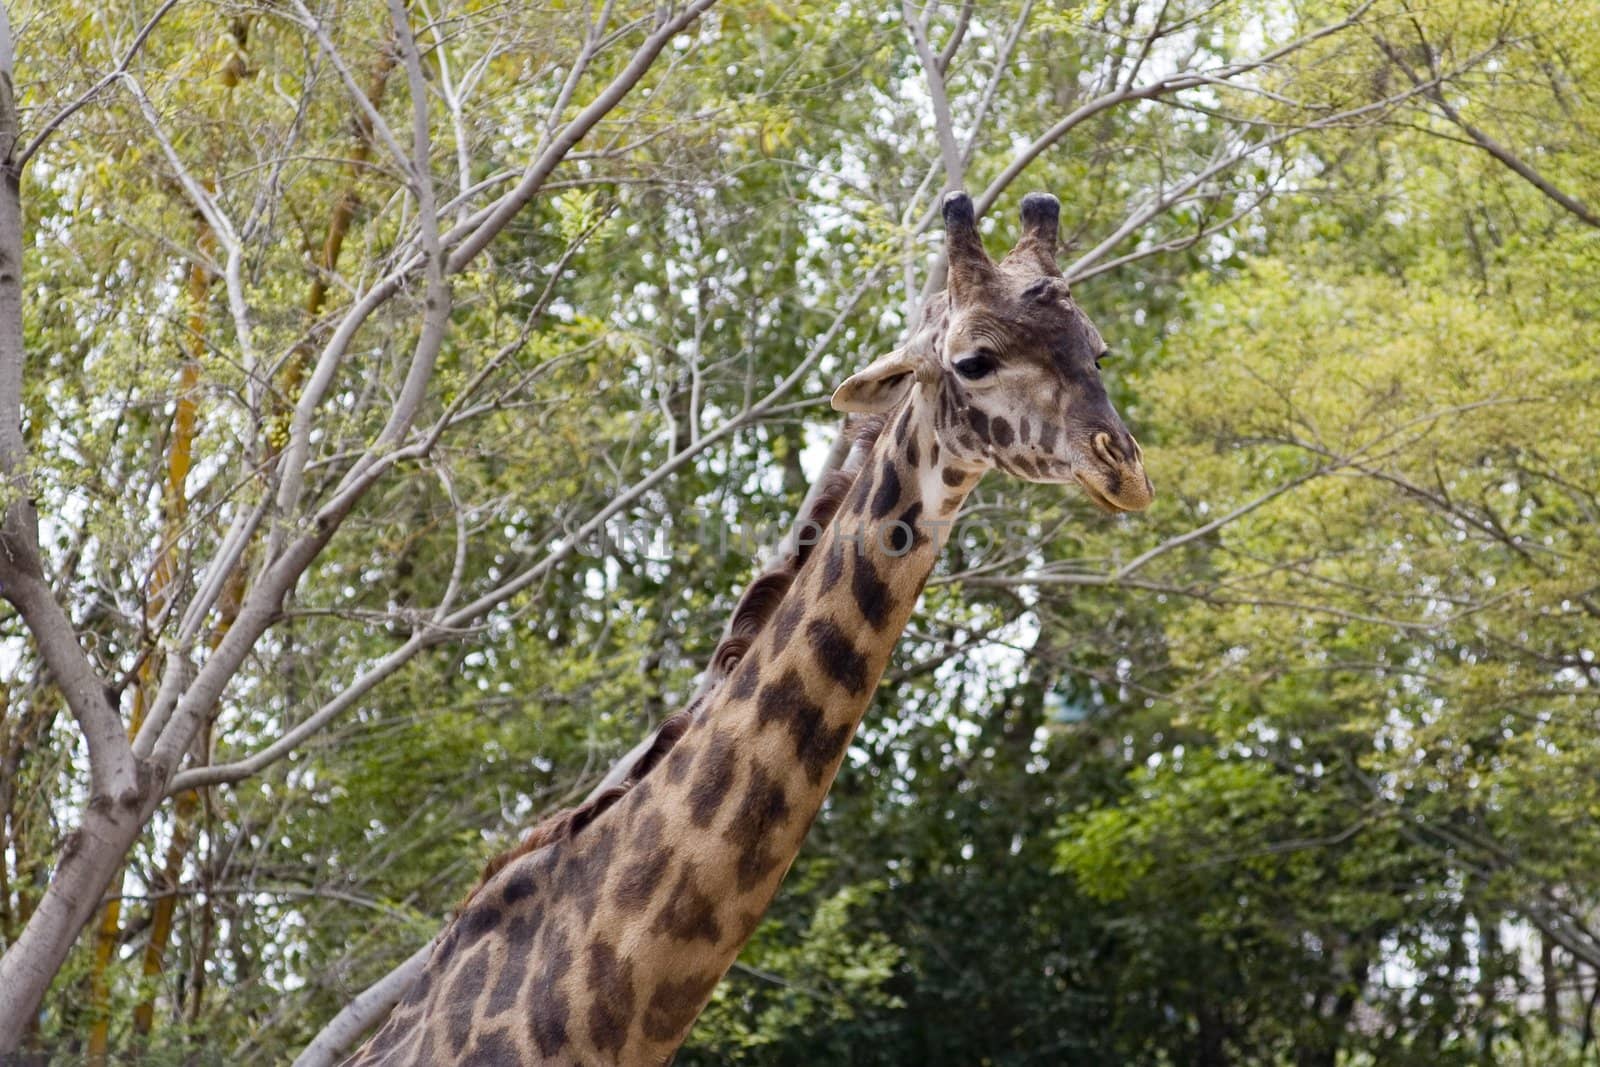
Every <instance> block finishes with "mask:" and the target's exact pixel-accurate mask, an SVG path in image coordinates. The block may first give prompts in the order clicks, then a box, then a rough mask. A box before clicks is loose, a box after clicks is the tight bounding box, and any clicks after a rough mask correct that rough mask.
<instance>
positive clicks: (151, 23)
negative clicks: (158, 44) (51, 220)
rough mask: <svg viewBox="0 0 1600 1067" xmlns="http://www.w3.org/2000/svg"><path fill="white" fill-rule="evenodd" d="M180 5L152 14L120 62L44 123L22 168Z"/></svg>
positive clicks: (173, 0) (172, 0) (173, 2)
mask: <svg viewBox="0 0 1600 1067" xmlns="http://www.w3.org/2000/svg"><path fill="white" fill-rule="evenodd" d="M177 4H178V0H167V2H166V3H164V4H162V5H161V6H160V7H159V8H157V9H156V13H155V14H154V15H151V16H150V18H149V20H148V21H147V22H146V23H145V24H144V28H143V29H141V30H140V31H139V32H138V33H137V34H135V35H134V38H133V43H132V44H130V45H129V46H128V49H127V51H125V52H123V53H122V58H121V59H120V60H118V61H117V65H116V66H115V67H112V68H111V70H110V71H109V72H108V73H107V74H106V75H105V76H104V77H102V78H101V79H100V80H99V81H97V82H95V83H94V84H93V85H91V86H90V87H89V88H87V89H85V90H84V91H83V93H82V94H80V95H79V96H78V98H77V99H76V100H73V101H72V102H71V103H70V104H68V105H67V106H66V107H64V108H62V109H61V110H60V111H57V112H56V113H55V114H54V115H52V116H50V120H49V121H48V122H46V123H45V124H44V127H43V128H42V129H41V130H40V131H39V132H38V133H36V134H34V136H33V140H31V141H29V142H28V147H26V148H24V149H23V150H22V151H21V152H20V153H18V155H17V169H18V170H21V169H22V168H23V167H26V166H27V165H28V160H30V159H32V158H33V156H34V153H35V152H37V151H39V149H40V148H41V147H42V146H43V145H44V143H45V142H46V141H48V140H49V139H50V138H51V137H52V136H53V135H54V134H55V132H56V131H57V130H59V129H60V128H61V126H62V124H63V123H65V122H66V121H67V120H68V119H70V118H71V117H72V116H74V115H76V114H77V113H78V112H79V111H81V110H83V109H84V108H85V107H87V106H88V105H89V104H91V103H93V102H94V99H95V97H97V96H99V95H100V94H101V93H102V92H104V91H105V88H106V86H108V85H110V84H111V83H112V82H114V81H116V80H117V78H118V77H120V76H121V75H122V74H124V73H125V72H126V71H127V69H128V66H129V64H131V63H132V62H133V59H134V57H135V56H137V55H138V54H139V50H140V49H142V48H143V47H144V44H145V42H146V41H148V40H149V39H150V35H151V34H152V33H154V32H155V30H156V27H157V26H159V25H160V24H161V20H162V19H164V18H166V17H167V12H169V11H171V10H172V9H173V8H174V7H176V6H177ZM3 17H4V16H3V15H0V18H3ZM10 37H11V34H10V33H9V32H6V33H5V38H6V41H7V48H9V47H10V44H9V42H10ZM5 73H6V76H7V77H10V75H11V65H10V54H9V52H8V53H7V57H6V71H5Z"/></svg>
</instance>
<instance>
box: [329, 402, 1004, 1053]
mask: <svg viewBox="0 0 1600 1067" xmlns="http://www.w3.org/2000/svg"><path fill="white" fill-rule="evenodd" d="M924 403H925V400H924V398H923V396H922V391H921V390H913V395H912V398H911V399H910V400H908V401H907V402H906V403H905V404H903V405H902V406H901V408H900V410H898V411H897V412H896V413H895V414H894V415H893V416H892V418H891V421H890V422H889V424H888V425H887V426H886V428H885V429H884V431H883V432H882V433H881V434H880V436H879V438H878V441H877V443H876V445H875V446H874V448H873V450H872V452H871V453H870V455H869V456H868V458H867V460H866V462H865V463H864V464H863V466H862V469H861V472H860V474H859V475H858V476H857V478H856V481H855V483H854V485H853V486H852V487H851V489H850V491H849V494H848V496H847V498H846V500H845V503H844V505H843V506H842V507H841V508H840V509H839V511H838V513H837V515H836V516H835V518H834V519H833V522H832V523H831V524H830V525H829V526H828V527H827V529H825V530H824V531H823V532H822V535H821V539H820V541H819V542H818V544H817V546H816V549H815V550H814V551H813V552H811V553H810V555H809V557H808V558H807V561H806V563H805V565H804V567H802V569H801V570H800V573H799V575H798V576H797V577H796V579H795V581H794V584H793V585H792V587H791V588H790V589H789V591H788V593H787V594H786V595H785V597H784V599H783V601H782V603H781V604H780V606H779V607H778V610H777V612H776V614H775V615H774V616H773V618H772V619H771V621H770V622H769V623H768V624H767V626H766V627H765V629H764V630H763V631H762V633H761V635H760V637H759V638H757V640H756V641H755V643H754V645H753V646H752V647H751V648H750V650H749V652H748V653H747V654H746V655H745V657H744V658H743V659H742V660H741V661H740V663H739V665H738V667H737V668H736V669H735V670H734V672H733V674H732V675H731V677H729V678H728V680H727V681H726V682H725V683H724V684H723V685H721V686H720V687H719V688H718V689H717V690H716V691H714V692H713V693H712V694H710V695H709V697H708V698H707V700H706V702H705V704H704V705H703V706H702V709H701V711H700V713H699V714H698V715H696V717H695V719H694V722H693V724H692V725H691V726H689V728H688V730H687V731H686V732H685V733H684V734H683V736H682V737H681V738H680V739H679V740H678V741H677V743H676V744H675V745H674V746H673V747H672V749H671V750H670V752H668V754H667V755H666V757H665V759H664V760H663V761H662V762H661V763H660V765H659V766H657V767H656V768H655V769H654V770H653V771H651V772H650V773H649V774H648V775H647V776H646V777H644V778H643V779H642V780H640V781H639V782H638V783H637V784H636V785H634V786H633V787H632V788H631V789H630V790H629V791H628V792H627V793H626V794H625V795H624V796H622V798H621V799H619V800H618V801H617V802H616V803H615V804H614V805H613V806H612V807H610V808H608V809H607V810H606V811H605V812H604V813H603V814H601V815H599V816H597V817H596V818H595V819H594V821H593V822H592V823H590V824H589V825H587V826H586V827H585V828H584V829H583V830H582V831H581V832H580V833H576V834H575V835H574V836H572V837H570V838H567V839H565V840H561V841H559V842H557V843H556V844H554V845H551V846H548V847H545V848H541V849H539V850H538V851H535V852H533V853H531V854H529V855H526V856H523V857H521V858H519V859H517V860H515V861H514V862H512V863H510V864H509V865H507V866H506V867H505V869H503V870H502V871H500V873H499V874H497V875H496V876H495V877H494V879H493V880H491V881H490V882H489V883H488V884H487V885H485V886H484V887H483V888H482V889H481V890H480V891H479V892H478V893H477V894H476V895H475V896H474V897H473V898H472V899H471V902H470V903H469V905H468V906H467V907H466V908H465V909H464V911H463V912H462V914H461V915H460V916H459V918H458V919H457V921H456V922H455V923H454V924H453V925H452V926H451V928H450V929H449V930H448V931H447V932H446V934H445V935H444V937H443V938H442V939H441V941H440V944H439V946H438V948H436V950H435V952H434V955H433V958H432V959H431V960H430V962H429V965H428V967H427V969H426V970H425V971H424V973H423V976H422V978H421V979H420V980H419V982H418V986H417V987H416V988H414V989H413V990H412V992H411V994H410V996H409V997H408V998H407V1001H406V1002H405V1003H403V1004H402V1005H401V1006H400V1007H399V1008H397V1009H396V1011H395V1013H394V1015H393V1016H392V1017H391V1019H390V1023H389V1025H388V1026H386V1027H385V1028H384V1030H382V1031H380V1032H379V1034H378V1035H376V1036H375V1038H374V1039H373V1041H372V1042H371V1043H369V1045H368V1046H367V1049H365V1050H363V1051H364V1052H365V1053H368V1058H366V1059H360V1060H358V1061H357V1062H363V1063H386V1062H394V1063H400V1062H407V1063H410V1062H418V1061H421V1062H452V1061H455V1060H458V1059H461V1058H464V1057H466V1056H469V1055H472V1054H473V1050H474V1049H477V1048H479V1046H480V1045H481V1046H482V1048H483V1050H485V1051H491V1052H492V1051H500V1050H515V1051H516V1054H517V1056H520V1057H522V1062H534V1063H595V1062H600V1063H628V1064H634V1063H640V1064H647V1063H663V1062H665V1061H666V1060H667V1059H668V1058H670V1056H671V1055H672V1053H673V1051H674V1050H676V1049H677V1047H678V1046H679V1044H681V1043H682V1041H683V1039H684V1038H685V1037H686V1036H687V1034H688V1031H689V1028H690V1026H691V1025H692V1024H693V1022H694V1020H695V1018H696V1017H697V1016H698V1015H699V1014H700V1012H701V1010H702V1009H703V1008H704V1007H705V1004H706V1002H707V1000H709V998H710V996H711V992H712V989H713V988H714V987H715V986H716V983H717V982H718V981H719V980H720V979H721V978H722V976H723V974H724V973H725V972H726V971H727V969H728V968H729V967H730V966H732V964H733V961H734V959H735V957H736V956H737V955H738V953H739V950H740V949H741V948H742V947H743V946H744V944H745V942H746V941H747V940H748V939H749V938H750V935H751V934H752V933H754V931H755V928H756V925H757V924H758V923H759V922H760V920H761V917H762V916H763V915H764V914H765V912H766V910H767V907H768V905H769V904H770V903H771V901H772V898H773V895H774V894H775V893H776V891H777V888H778V884H779V882H780V881H781V880H782V878H783V875H784V874H785V872H786V871H787V870H788V868H789V865H790V863H792V862H793V860H794V858H795V856H796V855H797V854H798V852H799V849H800V846H801V843H802V842H803V841H804V839H805V836H806V833H807V831H808V830H809V829H810V827H811V824H812V821H813V820H814V819H815V818H816V815H817V813H818V811H819V810H820V809H821V806H822V803H823V800H824V798H825V797H826V795H827V792H828V789H829V787H830V786H831V785H832V783H833V779H834V776H835V775H836V774H837V772H838V769H839V765H840V763H841V761H842V760H843V758H844V754H845V750H846V748H847V746H848V745H849V742H850V739H851V737H852V736H853V735H854V733H855V730H856V727H857V725H858V724H859V723H860V721H861V718H862V715H863V714H864V713H865V711H866V709H867V707H868V705H869V704H870V702H871V699H872V695H873V691H874V690H875V688H876V686H877V683H878V680H879V679H880V677H881V676H882V674H883V671H884V669H885V667H886V666H887V665H888V662H889V657H890V654H891V653H892V651H893V649H894V646H895V643H896V642H897V641H898V639H899V636H900V633H901V631H902V630H903V629H904V627H905V624H906V621H907V620H908V618H909V617H910V615H911V612H912V610H913V608H914V607H915V605H916V601H917V598H918V595H919V594H920V592H921V590H922V587H923V585H924V583H925V582H926V581H927V578H928V575H929V573H930V572H931V570H932V568H933V564H934V560H935V557H936V555H937V551H938V546H939V545H940V544H942V542H943V539H944V536H945V534H946V533H947V532H948V524H949V523H950V522H952V521H953V520H954V518H955V515H956V513H957V511H958V510H959V508H960V506H961V503H962V501H963V499H964V498H965V496H966V494H967V493H968V492H970V491H971V489H972V488H973V486H974V485H975V484H976V482H977V479H978V477H979V474H980V472H979V471H976V470H966V469H958V468H955V467H952V466H949V465H947V462H948V457H943V456H941V455H940V454H939V449H938V447H937V445H936V443H935V440H934V438H933V433H932V429H931V427H932V425H933V419H932V417H931V412H926V411H924V410H923V407H922V405H923V404H924ZM391 1029H393V1031H394V1032H392V1033H391ZM514 1058H515V1057H511V1059H514Z"/></svg>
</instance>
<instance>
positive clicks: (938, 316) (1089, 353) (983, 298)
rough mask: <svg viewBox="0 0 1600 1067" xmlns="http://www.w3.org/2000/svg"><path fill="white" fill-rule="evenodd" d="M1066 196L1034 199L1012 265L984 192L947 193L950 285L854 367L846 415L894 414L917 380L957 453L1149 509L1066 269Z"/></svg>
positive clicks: (1146, 482) (845, 392) (840, 401)
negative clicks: (988, 223)
mask: <svg viewBox="0 0 1600 1067" xmlns="http://www.w3.org/2000/svg"><path fill="white" fill-rule="evenodd" d="M1060 212H1061V205H1060V202H1059V201H1058V200H1056V198H1055V197H1053V196H1050V195H1048V194H1045V193H1032V194H1029V195H1028V196H1027V197H1025V198H1024V199H1023V201H1022V238H1021V240H1019V241H1018V242H1017V246H1016V247H1015V248H1013V249H1012V250H1011V252H1010V253H1009V254H1007V256H1006V257H1005V258H1004V259H1003V260H1001V261H1000V262H999V263H995V262H994V261H993V260H991V259H990V258H989V256H988V253H987V252H985V251H984V247H983V239H982V238H981V237H980V236H979V234H978V225H977V219H976V217H975V215H974V213H973V206H972V198H971V197H969V196H967V194H966V193H960V192H957V193H950V194H948V195H947V196H946V197H945V200H944V223H945V245H946V252H947V258H948V260H949V271H950V275H949V285H948V286H947V288H946V289H945V292H944V293H942V294H940V295H939V296H938V297H936V298H935V299H934V300H933V301H931V302H930V303H929V305H928V308H927V311H926V313H925V314H924V316H923V322H922V325H921V327H920V329H919V330H918V331H917V332H916V333H915V334H914V335H913V336H912V338H911V340H910V341H909V342H908V343H907V344H906V346H905V347H904V348H900V349H897V350H896V351H894V352H891V353H889V354H888V355H886V356H883V357H881V358H879V359H878V360H876V361H875V362H874V363H873V364H872V365H871V366H869V367H867V368H866V369H865V370H863V371H861V372H859V373H858V374H854V375H852V376H851V377H850V378H849V379H848V380H847V381H846V382H845V383H844V384H843V385H841V386H840V387H839V388H838V390H837V391H836V392H835V393H834V394H833V406H834V407H835V408H836V409H838V410H840V411H856V412H885V411H889V410H891V409H893V408H895V407H896V406H898V405H899V404H900V403H901V401H902V400H904V399H905V397H906V396H907V395H908V394H909V393H911V392H912V390H913V389H915V390H917V391H919V393H920V400H921V401H922V402H921V403H919V404H918V405H917V408H918V410H920V411H921V412H923V413H924V417H926V418H929V419H931V420H932V422H933V431H934V439H935V440H936V441H937V442H938V445H939V447H940V449H941V451H942V452H944V453H945V454H946V455H947V456H948V457H949V458H948V459H947V460H946V462H947V463H957V464H960V465H963V466H965V467H967V468H969V469H972V470H975V471H980V470H987V469H988V468H990V467H998V468H1000V469H1001V470H1003V471H1006V472H1007V473H1010V474H1014V475H1016V476H1017V477H1019V478H1023V479H1026V480H1027V481H1032V482H1053V483H1066V482H1073V481H1075V482H1077V483H1078V484H1079V485H1080V486H1082V487H1083V490H1084V492H1085V493H1087V494H1088V496H1089V498H1090V499H1091V500H1092V501H1094V503H1095V504H1096V505H1098V506H1099V507H1101V508H1102V509H1104V510H1106V511H1111V512H1123V511H1140V510H1142V509H1144V508H1146V507H1148V506H1149V505H1150V501H1151V499H1152V496H1153V490H1152V488H1151V486H1150V479H1149V478H1148V477H1147V476H1146V475H1145V471H1144V456H1143V453H1142V452H1141V451H1140V449H1139V443H1138V442H1137V441H1135V440H1134V439H1133V435H1132V434H1130V433H1129V432H1128V428H1127V427H1126V426H1124V425H1123V424H1122V418H1121V417H1120V416H1119V415H1118V414H1117V411H1116V409H1115V408H1114V407H1112V406H1111V400H1110V398H1109V397H1108V396H1107V395H1106V388H1105V385H1104V383H1102V382H1101V380H1100V365H1099V364H1100V358H1101V357H1102V356H1103V355H1105V352H1106V344H1105V341H1103V340H1102V339H1101V337H1100V331H1098V330H1096V329H1095V327H1094V324H1093V323H1091V322H1090V321H1089V318H1088V316H1086V315H1085V314H1084V313H1083V311H1082V310H1081V309H1080V308H1079V307H1078V305H1077V304H1076V303H1074V302H1073V299H1072V293H1071V291H1070V290H1069V289H1068V287H1067V281H1066V279H1065V278H1063V277H1062V276H1061V271H1060V269H1059V268H1058V267H1057V266H1056V230H1057V226H1058V222H1059V218H1060Z"/></svg>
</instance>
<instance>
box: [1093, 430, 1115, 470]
mask: <svg viewBox="0 0 1600 1067" xmlns="http://www.w3.org/2000/svg"><path fill="white" fill-rule="evenodd" d="M1093 444H1094V454H1095V455H1097V456H1099V457H1100V458H1101V460H1103V461H1104V462H1105V464H1106V465H1107V466H1110V467H1115V466H1117V465H1118V464H1119V463H1121V462H1122V457H1121V456H1120V455H1118V454H1117V446H1116V443H1115V442H1114V441H1112V439H1111V435H1110V434H1108V433H1105V432H1104V431H1102V432H1100V433H1097V434H1095V435H1094V439H1093Z"/></svg>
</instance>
